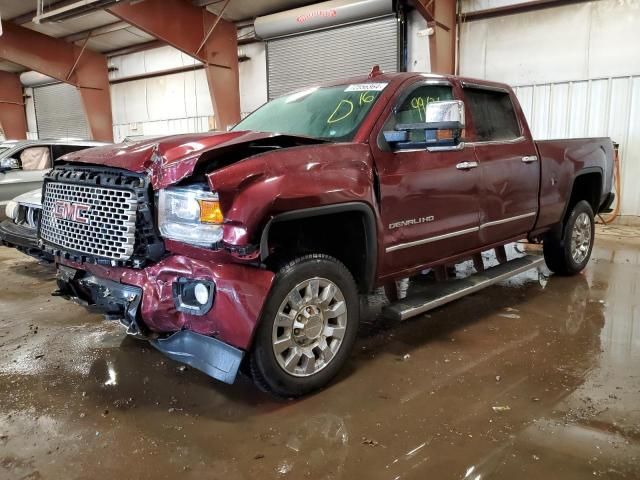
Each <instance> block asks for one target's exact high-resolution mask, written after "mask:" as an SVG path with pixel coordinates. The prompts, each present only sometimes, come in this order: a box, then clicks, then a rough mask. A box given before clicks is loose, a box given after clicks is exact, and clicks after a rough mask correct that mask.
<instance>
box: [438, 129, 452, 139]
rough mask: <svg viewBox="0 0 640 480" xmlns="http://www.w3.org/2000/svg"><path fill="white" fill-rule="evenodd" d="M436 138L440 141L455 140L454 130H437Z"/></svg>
mask: <svg viewBox="0 0 640 480" xmlns="http://www.w3.org/2000/svg"><path fill="white" fill-rule="evenodd" d="M436 138H437V139H438V140H453V130H449V129H443V130H437V131H436Z"/></svg>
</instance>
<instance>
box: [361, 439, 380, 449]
mask: <svg viewBox="0 0 640 480" xmlns="http://www.w3.org/2000/svg"><path fill="white" fill-rule="evenodd" d="M362 444H363V445H369V446H370V447H377V446H378V445H380V444H379V443H378V442H376V441H375V440H372V439H370V438H366V437H362Z"/></svg>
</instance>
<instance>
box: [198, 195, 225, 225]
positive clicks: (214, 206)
mask: <svg viewBox="0 0 640 480" xmlns="http://www.w3.org/2000/svg"><path fill="white" fill-rule="evenodd" d="M198 203H199V204H200V222H202V223H222V221H223V218H222V210H220V202H216V201H213V200H198Z"/></svg>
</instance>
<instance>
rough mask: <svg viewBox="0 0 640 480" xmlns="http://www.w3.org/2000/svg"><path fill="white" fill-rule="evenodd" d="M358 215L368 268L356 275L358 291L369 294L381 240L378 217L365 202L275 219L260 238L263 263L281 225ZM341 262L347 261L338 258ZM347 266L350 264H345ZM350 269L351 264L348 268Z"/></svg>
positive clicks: (268, 255) (327, 206)
mask: <svg viewBox="0 0 640 480" xmlns="http://www.w3.org/2000/svg"><path fill="white" fill-rule="evenodd" d="M345 213H346V214H355V215H358V216H361V218H362V220H363V224H362V225H363V241H364V245H363V246H364V248H365V254H364V259H365V262H364V265H363V266H362V271H361V272H359V273H358V272H353V271H352V274H353V275H354V277H355V279H356V282H357V284H358V288H359V290H360V291H361V292H363V293H365V292H368V291H371V290H372V289H373V285H374V283H375V275H376V271H377V263H378V241H377V239H378V237H377V223H376V216H375V213H374V211H373V209H372V208H371V206H370V205H368V204H367V203H365V202H346V203H338V204H331V205H322V206H318V207H310V208H303V209H298V210H291V211H288V212H284V213H280V214H277V215H275V216H273V217H272V218H271V219H269V221H268V222H267V223H266V225H265V226H264V228H263V230H262V233H261V235H260V260H261V261H262V262H265V261H266V260H267V259H268V258H269V257H270V252H269V239H270V234H271V233H272V231H273V229H274V228H275V227H276V226H278V225H279V224H281V223H285V222H297V221H301V220H307V219H311V218H318V217H329V216H332V215H341V214H345ZM338 259H339V260H341V261H344V259H341V258H338ZM345 263H347V262H345ZM347 266H348V265H347Z"/></svg>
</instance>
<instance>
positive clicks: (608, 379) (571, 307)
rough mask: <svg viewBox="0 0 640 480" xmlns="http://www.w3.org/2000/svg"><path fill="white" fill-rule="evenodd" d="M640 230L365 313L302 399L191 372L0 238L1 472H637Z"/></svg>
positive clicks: (236, 475)
mask: <svg viewBox="0 0 640 480" xmlns="http://www.w3.org/2000/svg"><path fill="white" fill-rule="evenodd" d="M638 238H639V237H638V231H634V230H630V229H628V228H626V229H625V228H618V227H616V228H610V229H607V231H604V232H603V231H602V229H601V231H600V232H599V235H598V241H597V246H596V248H595V250H594V259H593V260H592V262H591V263H590V264H589V266H588V268H587V269H586V271H585V272H584V274H583V275H579V276H577V277H573V278H559V277H551V278H549V279H545V278H539V277H538V276H537V274H535V273H533V272H531V273H529V274H524V275H521V276H519V277H517V278H515V279H512V280H511V281H509V282H507V283H505V284H503V285H501V286H496V287H492V288H490V289H488V290H486V291H484V292H483V293H480V294H477V295H474V296H472V297H468V298H465V299H463V300H461V301H458V302H456V303H454V304H451V305H449V306H447V307H445V308H441V309H440V310H437V311H435V312H432V313H431V314H430V315H425V316H423V317H421V318H418V319H415V320H412V321H409V322H405V323H403V324H400V325H379V324H376V325H370V326H369V327H368V328H366V329H365V330H366V331H368V333H365V334H363V335H362V336H361V338H360V340H359V341H358V343H357V348H356V351H355V353H354V355H353V356H352V359H351V361H350V363H349V365H348V367H347V368H346V369H345V371H344V372H343V373H342V374H341V375H340V377H339V378H338V380H337V381H336V382H335V383H334V384H333V385H332V386H331V387H330V388H328V389H326V390H325V391H322V392H320V393H318V394H316V395H313V396H310V397H307V398H304V399H301V400H298V401H295V402H293V401H276V400H274V399H273V398H271V397H269V396H267V395H264V394H262V393H259V392H258V391H257V390H255V389H254V388H253V387H252V386H251V385H250V384H249V382H248V381H246V380H244V379H241V380H240V381H239V382H238V383H237V384H236V385H233V386H228V385H222V384H219V383H216V382H214V381H212V380H210V379H208V378H207V377H205V376H204V375H202V374H200V373H199V372H197V371H194V370H191V369H184V368H181V367H180V366H179V365H178V364H175V363H173V362H172V361H170V360H167V359H165V358H164V357H163V356H162V355H161V354H160V353H158V352H156V351H155V350H153V349H152V348H149V347H148V346H147V345H145V344H144V343H140V342H138V341H135V340H132V339H130V338H125V336H124V333H123V331H122V330H121V329H120V327H119V326H118V325H115V324H111V323H106V322H104V321H102V319H101V317H100V316H97V315H90V314H87V313H86V312H85V311H84V310H83V309H82V308H80V307H78V306H75V305H72V304H70V303H68V302H66V301H64V300H62V299H59V298H54V297H50V296H49V293H50V292H51V291H52V290H53V289H54V282H53V277H54V272H53V271H52V269H51V268H49V267H45V266H41V265H38V264H37V263H36V262H35V261H33V260H31V259H29V258H27V257H25V256H22V255H20V254H19V253H17V252H14V251H11V250H9V249H6V248H0V272H1V274H2V280H1V281H0V392H1V393H0V478H2V479H5V478H11V479H21V478H27V479H39V478H47V479H60V478H64V479H76V478H91V479H92V480H98V479H103V478H104V479H107V478H108V479H112V478H141V479H146V478H148V479H154V480H155V479H162V478H177V477H178V476H181V478H188V479H190V478H193V479H198V480H200V479H204V478H206V479H209V478H215V479H218V478H220V479H229V480H234V479H249V478H260V479H267V478H291V479H299V478H313V479H321V478H322V479H324V478H329V479H338V478H344V479H352V478H367V479H389V480H392V479H400V478H402V479H426V478H435V479H449V478H451V479H463V478H465V479H480V478H482V479H487V478H501V479H514V478H519V479H523V478H531V479H542V478H544V479H555V478H561V479H584V478H591V477H594V476H596V477H602V478H634V479H637V478H640V369H639V365H640V295H639V292H640V269H639V267H638V264H639V263H640V241H639V240H638Z"/></svg>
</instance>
